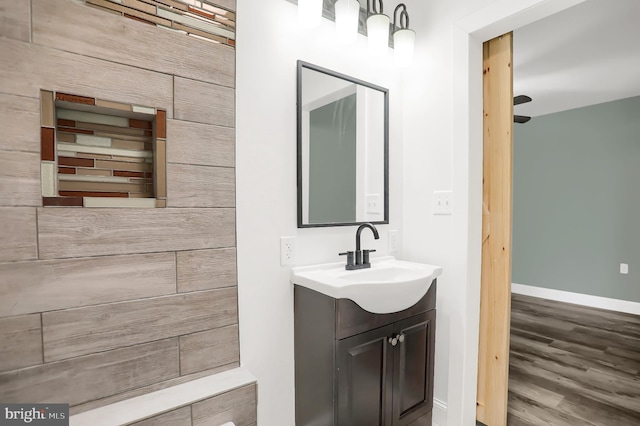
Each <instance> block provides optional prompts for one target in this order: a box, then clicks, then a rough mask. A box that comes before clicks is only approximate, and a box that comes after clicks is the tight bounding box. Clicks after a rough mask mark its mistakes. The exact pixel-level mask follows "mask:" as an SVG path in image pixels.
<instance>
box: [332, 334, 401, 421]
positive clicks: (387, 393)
mask: <svg viewBox="0 0 640 426" xmlns="http://www.w3.org/2000/svg"><path fill="white" fill-rule="evenodd" d="M392 332H393V326H392V325H388V326H386V327H381V328H378V329H375V330H372V331H369V332H366V333H362V334H358V335H356V336H353V337H349V338H347V339H343V340H340V341H338V344H337V369H338V371H337V376H338V381H337V384H336V385H337V388H336V392H337V394H338V425H339V426H365V425H366V426H378V425H379V426H391V409H390V408H391V392H392V390H393V389H392V374H393V349H394V348H393V346H391V344H390V343H388V338H389V337H390V336H391V334H392Z"/></svg>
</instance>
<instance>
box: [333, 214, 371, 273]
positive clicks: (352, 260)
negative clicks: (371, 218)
mask: <svg viewBox="0 0 640 426" xmlns="http://www.w3.org/2000/svg"><path fill="white" fill-rule="evenodd" d="M365 228H369V229H371V232H373V237H374V238H375V239H376V240H377V239H379V238H380V235H379V234H378V230H377V229H376V227H375V226H373V225H372V224H370V223H363V224H362V225H360V226H359V227H358V230H357V231H356V251H355V256H354V252H352V251H346V252H344V253H340V256H344V255H346V256H347V265H346V266H345V269H347V270H349V271H351V270H354V269H364V268H370V267H371V263H369V253H373V252H374V251H375V250H360V234H361V233H362V230H363V229H365Z"/></svg>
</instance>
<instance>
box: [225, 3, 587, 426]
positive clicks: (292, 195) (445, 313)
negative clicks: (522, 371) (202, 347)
mask: <svg viewBox="0 0 640 426" xmlns="http://www.w3.org/2000/svg"><path fill="white" fill-rule="evenodd" d="M582 1H583V0H499V1H494V0H493V1H492V0H458V1H456V2H450V1H448V0H433V1H429V2H425V1H422V0H412V1H407V2H406V3H407V6H408V11H409V14H410V16H411V27H412V28H413V29H415V30H416V32H417V40H416V60H415V64H414V66H413V67H411V68H410V69H408V70H405V71H402V72H400V71H398V70H397V69H395V68H394V67H393V64H392V61H391V60H389V61H388V62H382V63H380V62H379V61H373V60H371V59H370V58H369V57H368V55H367V48H366V42H365V39H364V37H362V36H359V37H358V42H357V43H356V44H355V45H351V46H340V45H338V44H337V43H336V41H335V38H334V35H333V30H334V24H333V23H332V22H330V21H327V20H323V23H322V25H321V27H320V28H318V29H313V30H301V29H299V28H298V26H297V24H296V19H297V10H296V6H295V5H293V4H291V3H289V2H287V1H285V0H263V1H252V0H238V1H237V3H238V40H237V92H236V102H237V105H236V110H237V121H236V123H237V138H236V143H237V148H236V153H237V170H236V176H237V181H236V185H237V209H238V210H237V239H238V241H237V243H238V282H239V284H238V285H239V289H238V294H239V309H240V311H239V314H240V347H241V362H242V364H243V366H246V367H247V368H248V369H249V370H250V371H251V372H252V373H253V374H255V375H256V376H257V378H258V392H259V395H258V421H259V424H262V425H267V426H271V425H282V426H287V425H293V424H294V389H293V374H294V369H293V368H294V367H293V303H292V302H293V301H292V299H293V297H292V296H293V292H292V287H291V285H290V284H289V268H288V267H281V266H280V264H279V237H280V236H285V235H287V236H288V235H292V236H297V262H296V263H297V264H310V263H320V262H328V261H336V260H338V257H337V253H338V251H341V250H344V249H346V248H349V247H352V246H353V244H354V241H353V240H354V231H355V227H346V228H317V229H301V230H299V229H297V228H296V186H295V185H296V184H295V177H296V134H295V116H296V105H295V88H296V86H295V79H296V73H295V64H296V60H297V59H303V60H305V61H308V62H311V63H315V64H318V65H321V66H324V67H326V68H329V69H334V70H336V71H338V72H341V73H344V74H347V75H352V76H354V77H357V78H360V79H363V80H365V81H370V82H372V83H375V84H378V85H381V86H383V87H388V88H389V89H390V100H391V104H390V110H391V116H390V117H391V122H390V147H391V155H390V156H391V164H390V192H391V198H390V217H391V223H390V225H388V226H380V227H379V229H380V230H381V231H382V232H381V240H380V241H376V242H375V243H373V242H372V239H371V237H370V236H368V237H365V241H366V244H367V245H369V246H372V247H375V248H377V249H378V252H377V253H376V254H377V255H385V254H386V253H387V241H386V237H387V235H386V230H388V229H399V230H401V232H402V231H403V230H404V232H402V234H401V242H402V250H401V253H399V254H398V257H401V258H404V259H407V260H414V261H421V262H427V263H433V264H439V265H442V266H444V274H443V275H442V277H441V278H440V279H439V284H438V302H437V303H438V305H437V308H438V317H437V318H438V319H437V331H436V367H435V370H436V377H435V397H436V398H437V399H438V400H439V402H438V404H436V405H437V406H438V407H440V408H439V409H440V410H441V411H444V410H445V407H446V411H447V413H445V414H446V422H447V424H448V425H450V426H461V425H464V426H468V425H473V424H475V390H476V376H477V342H478V313H479V300H480V298H479V294H480V291H479V283H480V230H481V200H482V198H481V195H482V186H481V177H482V75H481V72H482V68H481V63H482V42H483V41H485V40H488V39H490V38H492V37H495V36H497V35H500V34H502V33H504V32H507V31H510V30H512V29H515V28H518V27H520V26H522V25H526V24H528V23H530V22H533V21H534V20H536V19H540V18H542V17H545V16H548V15H550V14H552V13H554V12H556V11H558V10H562V9H564V8H566V7H569V6H571V5H573V4H577V3H580V2H582ZM403 88H404V89H405V90H404V91H403ZM446 189H452V190H453V191H454V199H453V215H452V216H433V215H432V214H431V196H432V194H433V191H434V190H446ZM367 235H368V234H367ZM367 238H368V239H367ZM438 418H439V419H440V421H441V422H443V423H444V421H443V420H444V416H443V413H442V412H440V413H438ZM442 426H444V425H442Z"/></svg>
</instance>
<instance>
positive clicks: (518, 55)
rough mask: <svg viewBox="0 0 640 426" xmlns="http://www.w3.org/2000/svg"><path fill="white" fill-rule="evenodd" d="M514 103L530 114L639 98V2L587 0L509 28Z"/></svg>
mask: <svg viewBox="0 0 640 426" xmlns="http://www.w3.org/2000/svg"><path fill="white" fill-rule="evenodd" d="M513 38H514V40H513V51H514V61H513V62H514V68H513V89H514V95H528V96H531V97H532V98H533V101H532V102H530V103H527V104H522V105H518V106H515V107H514V113H515V114H517V115H530V116H533V117H536V116H540V115H545V114H550V113H554V112H558V111H565V110H568V109H573V108H579V107H583V106H587V105H595V104H599V103H603V102H609V101H613V100H616V99H624V98H629V97H633V96H640V0H587V1H586V2H584V3H581V4H579V5H577V6H573V7H571V8H569V9H566V10H564V11H562V12H560V13H557V14H555V15H552V16H550V17H548V18H545V19H542V20H540V21H537V22H534V23H532V24H530V25H527V26H525V27H522V28H520V29H518V30H516V31H514V37H513Z"/></svg>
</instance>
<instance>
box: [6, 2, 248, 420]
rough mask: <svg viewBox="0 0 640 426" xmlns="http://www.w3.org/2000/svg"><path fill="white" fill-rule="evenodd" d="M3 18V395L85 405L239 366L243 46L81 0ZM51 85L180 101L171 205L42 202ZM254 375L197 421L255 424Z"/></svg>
mask: <svg viewBox="0 0 640 426" xmlns="http://www.w3.org/2000/svg"><path fill="white" fill-rule="evenodd" d="M218 1H219V6H220V7H222V8H223V9H226V10H227V12H228V16H233V19H234V21H235V10H234V9H235V1H233V0H218ZM94 3H96V4H97V2H94ZM142 3H144V4H147V5H149V4H156V3H158V4H160V3H162V4H168V3H176V4H178V3H181V2H180V1H179V0H163V1H157V2H156V1H153V2H147V1H145V2H134V1H126V2H125V3H122V4H123V5H124V6H123V7H127V5H134V4H139V5H141V6H144V4H142ZM206 3H207V4H211V3H216V0H211V1H209V0H207V2H206ZM181 4H182V5H183V6H184V7H185V10H186V9H188V7H187V6H186V3H184V2H182V3H181ZM200 4H201V5H202V3H200ZM216 4H217V3H216ZM156 6H157V5H156ZM181 7H182V6H181ZM181 19H182V18H181ZM0 22H2V25H0V57H2V58H12V60H11V61H0V75H2V79H0V240H1V241H0V242H1V244H0V341H2V342H3V344H2V345H1V346H0V401H2V402H3V403H12V402H23V403H24V402H31V403H38V402H41V403H55V402H61V403H69V404H71V412H72V413H78V412H82V411H85V410H87V409H92V408H96V407H99V406H102V405H105V404H107V403H113V402H116V401H118V400H122V399H125V398H130V397H132V396H135V395H140V394H143V393H145V392H149V391H155V390H159V389H162V388H165V387H167V386H172V385H175V384H177V383H182V382H185V381H189V380H193V379H195V378H199V377H202V376H204V375H209V374H213V373H216V372H221V371H225V370H228V369H231V368H235V367H237V366H239V343H238V313H237V279H236V276H237V275H236V248H235V245H236V241H235V157H234V152H235V129H234V126H235V117H234V114H235V105H234V96H235V50H234V48H233V47H230V46H228V45H224V44H216V43H211V42H210V41H206V40H202V39H200V38H197V37H187V36H185V34H183V33H180V32H173V31H166V30H165V29H161V28H159V27H157V26H152V25H149V24H148V23H144V22H139V20H135V19H127V18H125V17H124V16H122V15H118V14H112V13H108V12H107V11H105V10H104V9H100V8H97V7H90V6H88V5H87V4H85V3H82V2H77V1H72V0H23V1H19V2H15V1H9V0H0ZM234 25H235V24H234ZM234 32H235V28H234ZM231 44H232V43H231ZM41 90H48V91H55V92H63V93H74V94H82V95H83V96H88V97H94V98H97V99H106V100H110V101H114V102H121V103H126V104H135V105H153V106H154V107H157V108H159V109H161V110H164V111H166V118H167V129H166V130H167V138H166V147H167V177H166V178H167V194H166V195H167V203H166V205H167V208H162V209H142V208H130V209H117V208H83V209H78V208H69V207H43V206H42V198H41V196H40V195H41V194H40V188H41V185H40V181H41V168H40V155H41V152H40V150H41V146H40V118H41V111H40V110H41V105H40V100H39V98H40V91H41ZM174 105H175V106H176V110H177V114H176V112H174ZM43 108H44V109H47V108H49V106H48V105H46V103H45V104H43ZM45 114H46V111H45ZM49 125H53V123H49ZM96 383H100V386H96V385H95V384H96ZM248 389H249V390H242V391H240V390H237V391H233V392H230V393H228V394H224V395H221V396H218V397H216V398H212V401H202V402H199V403H198V405H197V407H196V406H195V405H194V407H193V409H194V412H195V413H196V415H195V417H194V421H193V424H208V422H209V420H210V419H213V420H215V421H216V422H218V421H222V422H223V420H225V421H226V418H227V417H228V416H226V415H225V413H228V412H232V411H233V412H234V413H235V411H234V410H241V411H242V412H241V413H240V414H238V413H235V414H234V415H233V416H231V417H229V418H230V419H234V421H236V422H238V421H239V423H237V424H247V425H250V424H253V423H255V387H254V386H252V387H250V388H248ZM223 396H224V398H223ZM225 398H231V400H229V401H227V399H225ZM212 407H213V408H212ZM239 407H245V408H239ZM246 407H248V408H246ZM160 417H162V418H158V419H157V422H156V421H153V420H149V421H145V422H146V423H145V422H143V423H141V424H165V423H166V424H172V425H173V424H183V423H184V424H192V422H191V410H190V409H189V408H188V407H187V408H186V409H179V410H176V411H175V412H172V413H167V414H164V415H163V416H160ZM163 419H164V420H163ZM242 419H246V420H242ZM163 421H164V423H162V422H163ZM167 422H168V423H167Z"/></svg>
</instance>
